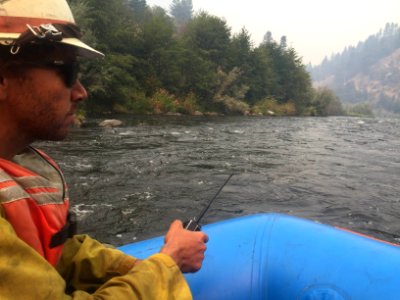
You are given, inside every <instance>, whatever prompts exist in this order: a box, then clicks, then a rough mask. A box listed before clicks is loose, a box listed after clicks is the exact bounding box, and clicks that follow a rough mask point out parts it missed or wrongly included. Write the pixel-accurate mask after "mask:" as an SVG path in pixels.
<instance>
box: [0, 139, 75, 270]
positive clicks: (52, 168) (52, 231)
mask: <svg viewBox="0 0 400 300" xmlns="http://www.w3.org/2000/svg"><path fill="white" fill-rule="evenodd" d="M0 204H1V205H2V208H3V210H4V213H5V217H6V219H7V220H8V222H10V223H11V225H12V226H13V228H14V230H15V232H16V234H17V235H18V237H19V238H20V239H22V240H23V241H25V242H26V243H27V244H28V245H30V246H31V247H32V248H34V249H35V250H36V251H37V252H38V253H39V254H40V255H42V256H43V257H44V258H45V259H46V260H47V261H48V262H49V263H50V264H52V265H53V266H55V265H56V264H57V263H58V260H59V258H60V256H61V252H62V248H63V245H62V244H63V242H64V240H65V239H66V235H67V234H68V233H69V232H68V230H69V229H71V227H69V226H68V225H69V223H68V220H67V216H68V208H69V198H68V193H67V186H66V184H65V180H64V177H63V175H62V172H61V170H60V169H59V167H58V166H57V164H56V163H55V162H54V161H53V160H52V159H51V158H50V157H48V156H47V155H46V154H44V153H43V152H41V151H39V150H36V149H34V148H31V147H29V148H27V151H25V152H24V153H22V154H20V155H17V156H15V157H14V158H13V160H12V161H9V160H5V159H1V158H0Z"/></svg>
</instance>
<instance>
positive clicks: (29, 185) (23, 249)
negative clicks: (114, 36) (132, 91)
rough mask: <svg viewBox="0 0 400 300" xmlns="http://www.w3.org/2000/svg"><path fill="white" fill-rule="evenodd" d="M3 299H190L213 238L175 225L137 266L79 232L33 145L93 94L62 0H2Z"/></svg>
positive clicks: (56, 136)
mask: <svg viewBox="0 0 400 300" xmlns="http://www.w3.org/2000/svg"><path fill="white" fill-rule="evenodd" d="M0 14H1V16H0V120H1V125H0V299H24V300H25V299H51V300H57V299H119V300H123V299H191V294H190V290H189V288H188V285H187V283H186V281H185V279H184V277H183V275H182V272H194V271H197V270H199V269H200V267H201V265H202V261H203V258H204V251H205V250H206V246H205V243H206V242H207V239H208V238H207V236H206V235H205V234H204V233H202V232H191V231H188V230H185V229H184V228H183V226H182V223H181V222H180V221H175V222H173V223H172V224H171V227H170V229H169V231H168V232H167V235H166V237H165V244H164V246H163V247H162V249H161V250H160V253H158V254H155V255H153V256H151V257H150V258H148V259H145V260H142V261H139V260H136V259H135V258H133V257H130V256H127V255H125V254H123V253H122V252H120V251H118V250H116V249H110V248H106V247H104V246H103V245H101V244H100V243H98V242H96V241H95V240H93V239H91V238H90V237H88V236H85V235H75V236H73V237H71V232H73V222H71V220H70V218H69V215H68V206H69V199H68V191H67V186H66V184H65V181H64V178H63V175H62V173H61V171H60V169H59V168H58V166H57V164H56V163H55V162H54V161H53V160H52V159H51V158H49V157H48V156H47V155H46V154H44V153H43V152H41V151H40V150H38V149H34V148H32V147H30V146H29V145H30V144H31V143H32V142H33V141H35V140H62V139H64V138H65V137H66V135H67V134H68V128H69V126H70V125H71V124H72V123H73V122H74V119H75V112H76V107H77V104H78V103H79V102H81V101H83V100H85V99H86V97H87V92H86V90H85V88H84V87H83V86H82V85H81V83H80V82H79V80H78V79H77V71H78V70H77V66H78V65H77V63H76V60H77V57H78V56H81V57H86V58H96V57H101V56H102V54H101V53H100V52H98V51H96V50H94V49H93V48H91V47H89V46H87V45H86V44H84V43H83V42H82V41H81V40H80V35H79V30H78V28H77V27H76V26H75V25H74V20H73V17H72V14H71V12H70V9H69V7H68V5H67V3H66V2H65V0H44V1H33V2H32V1H30V0H3V1H0Z"/></svg>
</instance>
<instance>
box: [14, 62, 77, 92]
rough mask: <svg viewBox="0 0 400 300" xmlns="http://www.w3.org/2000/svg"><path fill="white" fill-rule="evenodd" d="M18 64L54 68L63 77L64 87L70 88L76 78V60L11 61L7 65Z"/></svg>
mask: <svg viewBox="0 0 400 300" xmlns="http://www.w3.org/2000/svg"><path fill="white" fill-rule="evenodd" d="M12 65H20V66H33V67H38V68H48V69H53V70H55V71H56V72H57V73H58V74H59V75H60V76H61V77H62V79H63V81H64V83H65V85H66V87H68V88H72V87H73V86H74V84H75V83H76V81H77V80H78V74H79V62H78V61H63V60H54V61H47V62H46V61H45V62H40V61H13V62H10V63H8V64H7V66H12Z"/></svg>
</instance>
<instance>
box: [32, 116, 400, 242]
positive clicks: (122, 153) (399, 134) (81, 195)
mask: <svg viewBox="0 0 400 300" xmlns="http://www.w3.org/2000/svg"><path fill="white" fill-rule="evenodd" d="M98 121H99V120H96V119H92V120H90V122H89V123H88V126H85V127H82V128H79V129H74V130H73V131H72V132H71V134H70V136H69V137H68V139H67V140H66V141H63V142H56V143H54V142H42V143H38V144H36V146H39V147H40V148H41V149H43V150H45V151H46V152H48V153H49V154H50V155H51V156H52V157H53V158H55V159H56V160H57V161H58V163H59V165H60V167H61V168H62V169H63V171H64V173H65V175H66V178H67V182H68V184H69V189H70V198H71V206H72V209H73V211H75V212H76V213H77V215H78V220H79V232H82V233H89V234H90V235H92V236H94V237H95V238H97V239H99V240H100V241H102V242H106V243H111V244H114V245H122V244H126V243H131V242H134V241H138V240H142V239H145V238H149V237H152V236H156V235H162V234H164V233H165V232H166V230H167V228H168V226H169V224H170V222H171V221H172V220H174V219H183V220H184V219H188V218H189V217H192V216H196V215H198V214H199V213H200V212H201V210H202V209H203V207H204V206H205V205H206V204H207V202H208V201H209V199H211V198H212V197H213V196H214V194H215V193H216V192H217V190H218V189H219V188H220V186H221V185H222V184H223V183H224V181H225V180H226V179H227V178H228V176H229V175H230V174H234V175H233V177H232V178H231V180H230V181H229V182H228V184H227V185H226V186H225V187H224V189H223V190H222V192H221V194H220V195H219V196H218V198H217V199H216V200H215V202H214V203H213V205H212V206H211V208H210V210H209V211H208V213H207V214H206V215H205V217H204V218H203V221H202V224H207V223H211V222H215V221H218V220H223V219H227V218H232V217H237V216H242V215H248V214H254V213H260V212H279V213H284V214H289V215H294V216H299V217H302V218H307V219H311V220H315V221H319V222H322V223H326V224H330V225H334V226H341V227H346V228H348V229H351V230H355V231H358V232H361V233H365V234H368V235H371V236H374V237H377V238H381V239H385V240H388V241H391V242H399V241H400V119H396V118H348V117H328V118H293V117H292V118H261V117H260V118H258V117H215V118H211V117H172V116H169V117H167V116H164V117H156V116H151V117H148V116H147V117H129V118H128V117H124V118H123V121H124V124H123V126H121V127H116V128H111V129H110V128H108V129H107V128H101V127H99V126H97V125H96V123H97V122H98Z"/></svg>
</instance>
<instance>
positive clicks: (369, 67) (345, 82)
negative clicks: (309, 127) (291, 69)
mask: <svg viewBox="0 0 400 300" xmlns="http://www.w3.org/2000/svg"><path fill="white" fill-rule="evenodd" d="M309 71H310V73H311V76H312V79H313V82H314V86H316V87H321V86H326V87H329V88H331V89H332V90H334V91H335V93H336V94H337V95H338V96H339V98H340V99H341V100H342V102H343V103H349V104H358V103H367V104H369V105H370V106H371V108H373V109H374V110H375V111H382V112H391V113H399V114H400V27H399V25H398V24H393V23H390V24H386V26H385V28H384V29H383V30H381V31H380V32H379V33H377V34H375V35H372V36H370V37H369V38H368V39H367V40H365V41H364V42H360V43H359V44H358V45H357V46H356V47H348V48H346V49H345V50H344V51H343V52H342V53H340V54H335V55H333V56H332V57H331V58H330V59H328V58H325V59H324V61H323V62H322V63H321V64H320V65H319V66H316V67H309Z"/></svg>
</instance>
